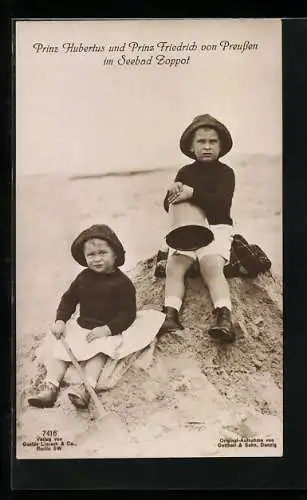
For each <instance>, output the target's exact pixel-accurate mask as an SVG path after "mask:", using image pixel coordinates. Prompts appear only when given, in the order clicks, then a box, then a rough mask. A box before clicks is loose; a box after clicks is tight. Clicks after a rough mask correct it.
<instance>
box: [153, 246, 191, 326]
mask: <svg viewBox="0 0 307 500" xmlns="http://www.w3.org/2000/svg"><path fill="white" fill-rule="evenodd" d="M192 264H193V259H192V258H191V257H188V256H187V255H181V254H174V255H171V256H170V257H169V258H168V260H167V265H166V280H165V300H164V312H165V313H166V317H165V321H164V323H163V325H162V327H161V329H160V332H161V333H162V332H167V331H172V330H178V329H182V328H183V327H182V325H181V324H180V323H179V319H178V312H179V311H180V308H181V304H182V300H183V297H184V292H185V284H184V277H185V274H186V272H187V270H188V269H189V267H191V265H192Z"/></svg>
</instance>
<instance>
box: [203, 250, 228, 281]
mask: <svg viewBox="0 0 307 500" xmlns="http://www.w3.org/2000/svg"><path fill="white" fill-rule="evenodd" d="M224 265H225V260H224V258H223V257H222V256H220V255H206V256H204V257H202V259H200V261H199V267H200V271H201V273H202V275H205V276H206V277H218V276H221V275H223V276H224Z"/></svg>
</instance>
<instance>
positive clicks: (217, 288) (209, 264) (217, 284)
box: [199, 255, 231, 309]
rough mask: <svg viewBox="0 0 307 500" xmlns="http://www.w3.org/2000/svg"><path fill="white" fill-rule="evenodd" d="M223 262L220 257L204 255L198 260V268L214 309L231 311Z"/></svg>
mask: <svg viewBox="0 0 307 500" xmlns="http://www.w3.org/2000/svg"><path fill="white" fill-rule="evenodd" d="M224 265H225V260H224V258H223V257H222V256H221V255H205V256H204V257H202V258H201V259H200V262H199V267H200V272H201V275H202V278H203V280H204V282H205V283H206V285H207V287H208V289H209V293H210V297H211V300H212V303H213V306H214V308H217V307H223V306H225V307H227V308H228V309H231V300H230V292H229V286H228V282H227V280H226V278H225V275H224Z"/></svg>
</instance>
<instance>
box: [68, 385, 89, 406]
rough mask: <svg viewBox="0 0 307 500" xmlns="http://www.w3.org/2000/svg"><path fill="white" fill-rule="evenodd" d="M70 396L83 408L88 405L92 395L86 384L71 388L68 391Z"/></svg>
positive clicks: (72, 400)
mask: <svg viewBox="0 0 307 500" xmlns="http://www.w3.org/2000/svg"><path fill="white" fill-rule="evenodd" d="M68 397H69V399H70V401H71V402H72V404H73V405H74V406H76V408H81V409H83V408H87V407H88V403H89V400H90V395H89V393H88V392H87V390H86V388H85V386H84V385H80V386H79V387H73V388H71V389H70V390H69V392H68Z"/></svg>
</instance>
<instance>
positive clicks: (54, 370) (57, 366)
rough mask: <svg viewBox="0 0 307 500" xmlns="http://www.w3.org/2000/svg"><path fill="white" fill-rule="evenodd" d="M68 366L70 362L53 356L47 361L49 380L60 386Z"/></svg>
mask: <svg viewBox="0 0 307 500" xmlns="http://www.w3.org/2000/svg"><path fill="white" fill-rule="evenodd" d="M67 366H68V363H67V362H66V361H63V360H62V359H56V358H53V359H51V360H49V361H48V362H46V368H47V380H48V381H49V382H52V384H53V385H55V386H56V387H59V385H60V383H61V381H62V380H63V377H64V375H65V372H66V370H67Z"/></svg>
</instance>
